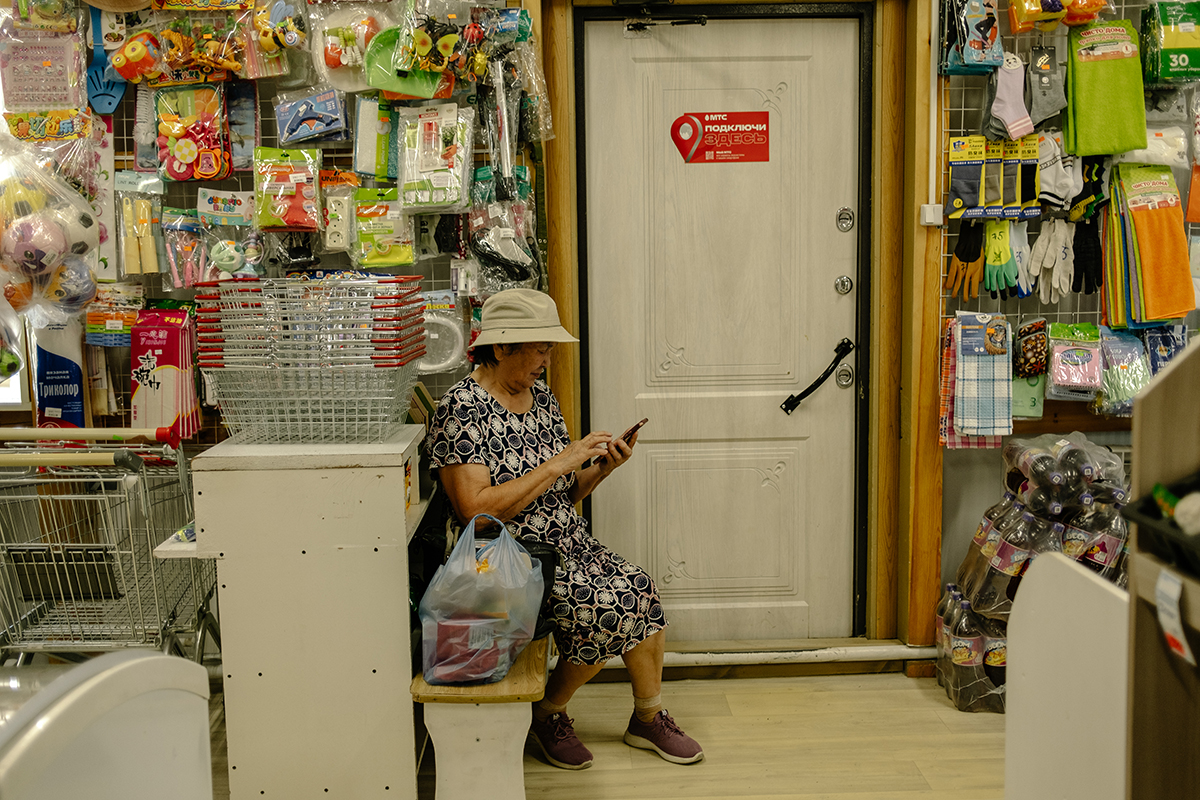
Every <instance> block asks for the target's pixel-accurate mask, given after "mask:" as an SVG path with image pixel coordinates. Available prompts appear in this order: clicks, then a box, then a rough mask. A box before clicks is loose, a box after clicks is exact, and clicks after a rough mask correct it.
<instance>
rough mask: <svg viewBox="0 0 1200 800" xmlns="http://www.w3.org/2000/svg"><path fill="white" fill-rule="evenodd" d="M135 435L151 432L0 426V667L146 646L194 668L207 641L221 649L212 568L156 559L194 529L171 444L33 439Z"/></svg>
mask: <svg viewBox="0 0 1200 800" xmlns="http://www.w3.org/2000/svg"><path fill="white" fill-rule="evenodd" d="M138 433H143V434H148V435H149V436H150V437H151V438H152V440H153V437H154V436H155V435H156V432H155V431H153V430H151V431H143V432H138V431H120V432H116V433H115V434H114V432H112V431H108V430H105V429H98V430H95V431H82V432H80V431H72V432H70V433H68V432H67V431H63V430H56V431H53V432H51V431H48V430H47V429H37V428H33V429H0V440H9V441H5V442H4V446H3V447H0V623H2V625H3V628H2V629H0V654H2V655H3V659H7V657H8V656H10V655H13V654H17V655H18V663H20V662H22V661H23V660H24V659H25V658H26V657H27V655H28V654H31V653H37V652H50V653H61V654H67V653H91V652H97V651H104V650H119V649H124V648H153V649H159V650H162V651H163V652H167V653H171V652H174V653H177V654H179V655H183V656H190V657H192V658H194V659H195V660H196V661H201V660H202V658H203V656H204V652H205V648H206V646H207V643H208V641H209V640H210V639H211V641H212V642H213V643H214V644H215V645H216V646H217V647H218V648H219V647H220V633H219V626H218V624H217V620H216V616H215V614H214V613H213V611H212V610H211V604H212V601H213V599H214V596H215V592H216V565H215V562H214V561H212V560H206V559H196V558H172V559H159V558H155V553H154V551H155V548H156V547H158V546H160V545H162V544H163V543H164V542H166V541H168V540H169V539H170V538H171V537H172V536H173V535H174V534H175V532H176V531H179V530H180V529H182V528H184V527H185V526H186V525H188V523H191V522H192V520H193V512H192V491H191V483H190V480H189V474H188V465H187V461H186V459H185V458H184V457H183V454H182V453H181V452H180V451H178V450H176V449H175V448H173V447H171V446H170V444H161V445H159V444H155V445H135V444H130V443H127V442H122V444H121V445H119V446H114V445H112V444H105V443H102V442H96V441H92V442H89V443H87V444H84V443H82V442H79V441H55V442H47V441H38V440H37V439H36V437H38V436H42V437H45V436H57V435H70V436H81V437H85V438H90V439H93V440H95V439H101V440H106V439H107V440H110V441H112V440H120V439H123V438H125V437H126V436H129V435H137V434H138ZM163 433H164V429H159V431H158V434H159V435H160V437H161V434H163ZM21 439H24V440H25V441H17V440H21ZM188 643H191V652H189V651H188V646H187V644H188Z"/></svg>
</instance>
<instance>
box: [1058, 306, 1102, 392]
mask: <svg viewBox="0 0 1200 800" xmlns="http://www.w3.org/2000/svg"><path fill="white" fill-rule="evenodd" d="M1048 372H1049V375H1050V380H1049V383H1048V384H1047V396H1051V397H1053V396H1055V395H1056V394H1059V392H1058V390H1060V389H1066V390H1068V391H1075V392H1087V393H1090V394H1094V393H1095V391H1096V390H1097V389H1099V388H1100V384H1101V381H1102V373H1103V363H1102V361H1101V355H1100V331H1099V329H1098V328H1097V327H1096V326H1095V325H1093V324H1092V323H1089V322H1079V323H1070V324H1069V323H1065V322H1055V323H1053V324H1051V325H1050V360H1049V367H1048ZM1090 394H1089V398H1088V399H1090ZM1061 399H1074V398H1073V397H1072V395H1071V394H1067V395H1066V396H1065V397H1062V398H1061Z"/></svg>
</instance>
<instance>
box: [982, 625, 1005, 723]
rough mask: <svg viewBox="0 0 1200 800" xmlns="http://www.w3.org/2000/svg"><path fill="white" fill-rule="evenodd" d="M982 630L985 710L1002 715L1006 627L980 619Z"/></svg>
mask: <svg viewBox="0 0 1200 800" xmlns="http://www.w3.org/2000/svg"><path fill="white" fill-rule="evenodd" d="M979 622H980V625H981V626H982V628H983V674H984V677H986V678H987V683H986V684H985V688H986V689H987V695H986V698H985V700H986V702H985V708H984V709H982V710H987V711H995V712H997V713H1000V714H1003V713H1004V705H1005V687H1004V684H1005V680H1006V676H1005V672H1006V671H1007V667H1008V625H1007V624H1005V623H1003V622H1001V621H1000V620H998V619H988V618H987V617H980V619H979Z"/></svg>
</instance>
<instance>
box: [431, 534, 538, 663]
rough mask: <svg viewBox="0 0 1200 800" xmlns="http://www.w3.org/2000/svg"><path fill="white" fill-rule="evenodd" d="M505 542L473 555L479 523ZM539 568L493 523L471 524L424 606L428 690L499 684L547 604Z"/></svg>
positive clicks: (493, 543)
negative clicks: (432, 686) (449, 685)
mask: <svg viewBox="0 0 1200 800" xmlns="http://www.w3.org/2000/svg"><path fill="white" fill-rule="evenodd" d="M480 517H486V518H487V519H490V520H492V521H493V522H495V523H496V524H497V525H499V526H500V535H499V536H498V537H497V538H496V539H495V540H493V541H491V542H489V543H488V544H486V545H484V546H483V547H482V548H481V549H479V550H478V551H476V546H475V522H476V520H478V519H479V518H480ZM543 588H544V583H543V579H542V571H541V562H539V561H538V560H537V559H535V558H533V557H532V556H530V555H529V552H528V551H527V550H526V549H525V548H524V547H522V546H521V545H520V544H518V543H517V541H516V540H515V539H514V538H513V537H512V535H511V534H509V532H508V529H507V528H505V527H504V524H503V523H502V522H500V520H498V519H496V518H495V517H492V516H489V515H487V514H480V515H479V516H477V517H475V518H474V519H472V520H471V521H470V523H468V524H467V527H466V528H465V529H464V530H463V532H462V535H461V536H460V537H459V540H458V543H457V544H456V545H455V546H454V550H453V551H452V552H451V553H450V558H449V559H448V560H447V561H446V563H445V565H443V566H441V567H438V570H437V572H435V573H434V575H433V579H432V580H431V581H430V582H429V588H428V589H426V590H425V596H424V597H422V598H421V604H420V617H421V633H422V656H423V658H422V664H423V668H424V673H425V680H426V681H428V682H429V683H431V684H435V685H436V684H447V683H495V682H497V681H500V680H503V678H504V676H505V675H507V674H508V670H509V668H510V667H511V666H512V664H513V662H514V661H515V660H516V658H517V656H518V655H519V654H520V652H521V650H522V649H524V647H525V645H527V644H528V643H529V641H530V640H531V639H532V638H533V632H534V629H535V627H536V625H537V615H538V609H539V608H540V606H541V603H542V590H543Z"/></svg>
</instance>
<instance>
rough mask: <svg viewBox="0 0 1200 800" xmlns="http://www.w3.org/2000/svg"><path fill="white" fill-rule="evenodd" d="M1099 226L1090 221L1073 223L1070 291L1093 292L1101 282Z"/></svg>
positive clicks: (1102, 279)
mask: <svg viewBox="0 0 1200 800" xmlns="http://www.w3.org/2000/svg"><path fill="white" fill-rule="evenodd" d="M1098 228H1099V226H1098V225H1097V224H1096V223H1095V222H1092V221H1090V220H1089V221H1087V222H1078V223H1076V224H1075V242H1074V250H1075V266H1074V270H1073V279H1072V281H1071V291H1073V292H1077V293H1078V292H1083V293H1085V294H1095V293H1096V289H1097V288H1099V286H1100V285H1101V284H1102V283H1103V281H1104V277H1103V263H1102V262H1103V255H1102V254H1101V250H1100V233H1099V230H1098Z"/></svg>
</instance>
